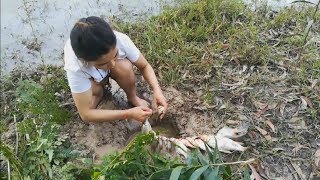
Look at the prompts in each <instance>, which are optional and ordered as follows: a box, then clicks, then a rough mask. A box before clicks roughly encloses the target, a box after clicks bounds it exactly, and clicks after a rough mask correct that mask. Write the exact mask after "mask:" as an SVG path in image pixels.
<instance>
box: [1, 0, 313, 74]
mask: <svg viewBox="0 0 320 180" xmlns="http://www.w3.org/2000/svg"><path fill="white" fill-rule="evenodd" d="M174 1H175V0H119V1H112V0H86V1H85V0H69V1H64V0H38V1H31V0H14V1H12V0H2V1H1V70H2V72H6V73H7V72H10V71H11V70H12V69H13V68H14V67H19V66H23V67H24V68H25V67H34V66H37V65H39V64H43V63H44V64H56V65H62V64H63V58H62V57H63V56H62V53H63V45H64V42H65V41H66V39H67V38H68V36H69V32H70V29H71V27H72V25H73V24H74V22H75V21H76V20H77V19H79V18H81V17H85V16H90V15H95V16H103V17H105V18H106V19H109V18H110V17H114V18H117V19H121V20H124V21H130V22H134V21H139V20H145V19H146V18H147V17H149V16H151V15H156V14H158V13H159V12H161V11H162V10H163V9H164V6H166V5H173V2H174ZM292 1H293V0H266V1H261V0H245V2H246V3H248V4H252V7H256V6H259V5H261V4H267V5H269V6H271V7H272V8H273V9H278V8H282V7H284V6H288V5H290V3H291V2H292ZM316 1H317V0H311V2H316ZM178 2H181V0H180V1H178ZM39 45H40V46H39Z"/></svg>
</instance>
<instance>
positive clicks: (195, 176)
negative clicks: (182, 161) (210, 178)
mask: <svg viewBox="0 0 320 180" xmlns="http://www.w3.org/2000/svg"><path fill="white" fill-rule="evenodd" d="M208 167H209V165H206V166H203V167H201V168H199V169H197V170H195V171H194V172H193V173H192V174H191V176H190V180H196V179H198V178H199V177H200V176H201V174H202V173H203V172H204V171H205V170H207V169H208Z"/></svg>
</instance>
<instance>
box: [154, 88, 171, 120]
mask: <svg viewBox="0 0 320 180" xmlns="http://www.w3.org/2000/svg"><path fill="white" fill-rule="evenodd" d="M159 106H163V107H164V108H163V111H162V113H161V114H160V119H162V118H163V116H164V115H165V113H166V112H167V109H168V103H167V100H166V98H165V97H164V96H163V94H162V92H161V91H160V92H155V93H154V95H153V108H154V109H153V110H154V111H156V112H157V111H158V107H159Z"/></svg>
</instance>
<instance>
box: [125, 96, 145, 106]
mask: <svg viewBox="0 0 320 180" xmlns="http://www.w3.org/2000/svg"><path fill="white" fill-rule="evenodd" d="M129 102H130V103H131V104H132V105H133V106H136V107H137V106H144V107H148V108H150V104H149V103H148V102H147V101H146V100H144V99H141V98H139V97H138V96H135V97H134V98H132V99H129Z"/></svg>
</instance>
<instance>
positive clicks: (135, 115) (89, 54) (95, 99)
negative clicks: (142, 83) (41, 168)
mask: <svg viewBox="0 0 320 180" xmlns="http://www.w3.org/2000/svg"><path fill="white" fill-rule="evenodd" d="M64 60H65V66H64V69H65V70H66V72H67V78H68V83H69V87H70V89H71V92H72V97H73V99H74V101H75V105H76V106H77V109H78V111H79V114H80V116H81V118H82V119H83V120H85V121H90V122H105V121H113V120H118V119H127V118H129V119H135V120H137V121H140V122H144V121H145V120H146V118H148V117H149V116H151V114H152V110H151V109H149V107H148V103H147V102H146V101H145V100H143V99H141V98H139V97H138V96H137V94H136V86H135V75H134V71H133V66H132V65H135V66H136V67H137V68H138V69H139V70H140V72H141V73H142V75H143V77H144V79H145V80H146V81H147V83H148V84H149V85H150V87H151V89H152V91H153V96H154V102H153V106H154V109H157V107H158V106H160V105H161V106H163V107H164V113H165V112H166V110H167V107H168V105H167V102H166V99H165V97H164V96H163V93H162V91H161V89H160V87H159V83H158V81H157V78H156V75H155V73H154V70H153V69H152V67H151V65H150V64H149V63H148V62H147V60H146V59H145V58H144V56H143V55H142V54H141V53H140V51H139V49H138V48H137V47H136V46H135V45H134V43H133V42H132V41H131V39H130V38H129V37H128V36H127V35H125V34H123V33H120V32H117V31H113V30H112V29H111V28H110V26H109V25H108V23H107V22H106V21H104V20H103V19H101V18H99V17H94V16H91V17H88V18H82V19H80V20H79V21H78V22H77V23H76V24H75V25H74V27H73V29H72V31H71V34H70V39H69V40H68V41H67V42H66V44H65V47H64ZM109 76H110V77H111V78H113V79H114V80H115V81H116V82H117V83H118V84H119V86H120V87H121V88H122V89H123V90H124V91H125V93H126V95H127V98H128V101H129V102H130V103H131V104H132V105H133V106H135V107H134V108H131V109H126V110H106V109H105V110H104V109H103V110H102V109H96V107H97V105H98V103H99V101H100V100H101V98H102V96H103V90H104V87H105V85H106V82H108V79H109ZM164 113H163V114H162V116H161V117H160V118H162V117H163V115H164Z"/></svg>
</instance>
